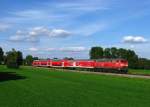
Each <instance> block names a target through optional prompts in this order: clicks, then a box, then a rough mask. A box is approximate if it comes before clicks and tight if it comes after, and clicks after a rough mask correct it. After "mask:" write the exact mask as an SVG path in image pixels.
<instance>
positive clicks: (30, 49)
mask: <svg viewBox="0 0 150 107" xmlns="http://www.w3.org/2000/svg"><path fill="white" fill-rule="evenodd" d="M28 50H29V51H34V52H35V51H38V50H39V49H38V48H35V47H31V48H29V49H28Z"/></svg>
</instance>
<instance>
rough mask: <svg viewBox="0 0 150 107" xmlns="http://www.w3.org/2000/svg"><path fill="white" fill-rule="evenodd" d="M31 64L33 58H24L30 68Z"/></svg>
mask: <svg viewBox="0 0 150 107" xmlns="http://www.w3.org/2000/svg"><path fill="white" fill-rule="evenodd" d="M32 62H33V56H32V55H27V56H26V65H29V66H31V65H32Z"/></svg>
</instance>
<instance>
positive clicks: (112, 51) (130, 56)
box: [0, 46, 150, 69]
mask: <svg viewBox="0 0 150 107" xmlns="http://www.w3.org/2000/svg"><path fill="white" fill-rule="evenodd" d="M89 55H90V59H102V58H107V59H116V58H122V59H126V60H128V62H129V68H133V69H150V60H149V59H146V58H140V57H139V56H138V55H137V54H136V53H135V51H133V50H130V49H123V48H116V47H112V48H102V47H99V46H97V47H92V48H91V50H90V52H89ZM38 59H39V58H38V57H33V56H32V55H27V56H26V57H25V58H23V53H22V52H21V51H16V50H15V49H12V50H11V51H8V52H6V53H5V52H4V51H3V49H2V48H1V47H0V64H5V65H7V67H8V68H19V66H20V65H28V66H31V65H32V62H33V60H38ZM64 59H68V60H73V58H69V57H65V58H64Z"/></svg>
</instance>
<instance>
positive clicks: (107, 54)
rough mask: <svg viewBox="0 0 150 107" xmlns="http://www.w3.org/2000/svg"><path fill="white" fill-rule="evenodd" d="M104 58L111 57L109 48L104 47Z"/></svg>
mask: <svg viewBox="0 0 150 107" xmlns="http://www.w3.org/2000/svg"><path fill="white" fill-rule="evenodd" d="M104 58H111V50H110V48H105V49H104Z"/></svg>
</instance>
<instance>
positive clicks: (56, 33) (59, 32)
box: [9, 27, 71, 42]
mask: <svg viewBox="0 0 150 107" xmlns="http://www.w3.org/2000/svg"><path fill="white" fill-rule="evenodd" d="M70 35H71V33H70V32H69V31H66V30H64V29H48V28H45V27H34V28H32V29H30V30H29V31H24V32H23V31H17V32H16V34H15V35H14V36H11V37H10V38H9V40H11V41H18V42H19V41H25V42H37V41H39V39H40V38H41V37H42V36H45V37H49V38H56V37H57V38H64V37H68V36H70Z"/></svg>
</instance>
